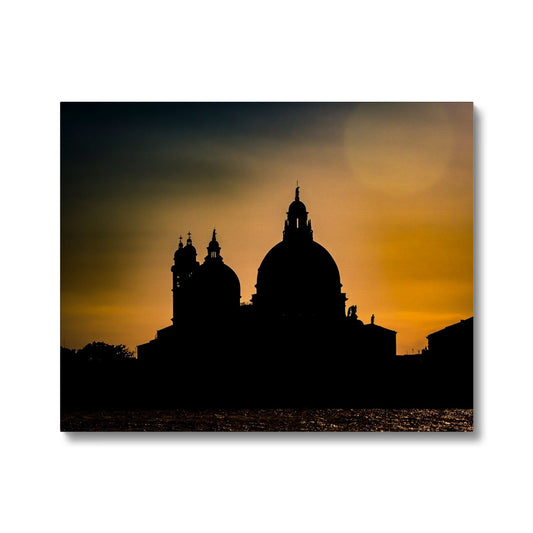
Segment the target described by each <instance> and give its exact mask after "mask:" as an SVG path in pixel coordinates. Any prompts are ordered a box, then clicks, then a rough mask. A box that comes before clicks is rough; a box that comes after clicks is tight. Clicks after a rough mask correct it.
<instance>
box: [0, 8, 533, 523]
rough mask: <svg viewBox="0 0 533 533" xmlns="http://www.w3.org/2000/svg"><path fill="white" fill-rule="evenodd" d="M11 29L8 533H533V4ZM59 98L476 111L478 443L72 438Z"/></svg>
mask: <svg viewBox="0 0 533 533" xmlns="http://www.w3.org/2000/svg"><path fill="white" fill-rule="evenodd" d="M0 10H1V11H0V40H1V54H2V61H1V73H2V79H3V81H2V82H1V85H0V90H1V91H2V98H1V99H0V105H1V115H0V121H1V130H0V131H1V145H0V146H1V147H2V150H1V155H0V164H1V169H0V176H1V180H2V181H1V183H2V196H1V198H2V204H1V208H0V214H1V220H0V223H1V225H0V227H1V228H2V248H3V251H4V254H3V259H2V263H1V264H2V299H1V302H2V305H1V310H2V321H1V324H2V332H3V342H2V360H1V361H2V363H1V368H0V394H1V398H0V400H1V404H0V405H1V407H2V429H3V431H2V434H3V436H2V445H3V446H2V455H1V458H2V459H1V461H2V464H1V478H0V483H1V490H2V494H0V497H1V499H0V501H1V502H2V506H3V508H4V510H3V511H2V513H1V515H0V527H1V529H2V530H3V531H8V532H10V533H11V532H18V531H24V532H26V531H32V532H33V531H56V532H64V531H68V532H70V531H75V532H77V533H82V532H86V531H87V532H89V531H90V532H91V533H93V532H95V531H97V532H108V531H109V532H111V531H112V532H116V531H128V532H146V531H157V532H161V531H186V532H197V531H201V532H212V531H228V532H250V531H254V532H255V531H259V532H263V531H264V532H267V531H268V532H272V531H276V532H278V531H287V532H295V531H305V532H307V531H316V532H323V531H335V532H337V531H340V532H343V531H364V532H365V533H370V532H374V531H379V532H381V531H396V532H403V531H406V532H410V533H415V532H427V531H432V532H440V531H446V532H449V531H454V532H463V531H465V532H466V531H468V532H470V531H486V530H489V529H490V530H491V531H492V530H495V531H498V530H499V531H526V530H531V527H532V524H531V522H532V520H531V514H530V511H529V509H528V508H529V507H530V506H531V476H532V474H533V472H532V459H531V437H532V430H531V418H532V417H531V415H532V412H531V392H530V391H531V389H530V383H531V380H532V363H531V360H532V354H531V342H530V340H529V338H528V335H529V333H530V331H531V312H530V302H531V301H532V290H531V275H532V271H533V269H532V260H531V252H530V251H531V235H530V232H531V210H532V208H531V203H532V194H531V193H532V189H531V180H532V172H531V158H532V152H533V150H532V148H531V145H532V126H533V116H532V106H531V96H532V92H533V91H532V83H531V78H530V70H531V57H530V50H531V48H532V42H531V41H532V39H531V17H530V15H529V13H528V10H527V3H526V2H517V1H508V2H506V3H505V4H501V3H485V2H466V1H464V0H463V1H461V2H457V1H448V2H445V3H439V4H437V3H434V2H427V1H426V2H413V1H411V2H409V1H406V2H378V1H374V2H365V3H363V4H361V5H358V4H357V3H355V2H335V1H330V2H327V3H326V2H309V1H307V2H288V1H285V2H269V3H264V4H258V3H256V2H232V1H226V2H208V1H203V2H188V3H179V2H157V1H152V2H150V3H148V2H132V1H129V2H112V1H109V0H108V1H106V2H100V1H93V2H53V1H52V2H17V3H15V2H12V3H4V4H2V8H0ZM62 100H118V101H122V100H148V101H152V100H169V101H177V100H347V101H357V100H359V101H372V100H378V101H379V100H385V101H400V100H407V101H417V100H426V101H427V100H434V101H456V100H458V101H474V103H475V105H476V109H477V111H476V121H475V138H476V141H475V166H476V171H475V186H476V206H475V212H476V217H475V220H476V256H475V259H476V305H475V316H476V328H477V334H476V346H477V355H476V358H477V360H476V362H477V366H476V369H477V371H476V379H477V387H476V407H477V410H476V414H477V416H476V428H477V429H476V432H475V434H468V435H461V434H459V435H454V434H451V435H447V434H421V435H417V434H391V435H373V434H345V435H334V434H303V435H300V434H298V435H282V434H280V435H276V434H265V435H261V434H258V435H232V434H225V435H205V434H204V435H202V434H197V435H194V434H169V435H157V434H149V435H87V436H79V435H78V436H76V435H66V434H61V433H60V432H59V357H58V355H59V354H58V346H59V102H60V101H62ZM132 216H135V214H134V213H132ZM80 282H82V280H81V281H80Z"/></svg>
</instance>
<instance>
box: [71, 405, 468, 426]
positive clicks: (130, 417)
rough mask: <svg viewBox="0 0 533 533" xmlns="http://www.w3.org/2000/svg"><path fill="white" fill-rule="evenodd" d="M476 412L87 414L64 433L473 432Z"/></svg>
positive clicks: (76, 416)
mask: <svg viewBox="0 0 533 533" xmlns="http://www.w3.org/2000/svg"><path fill="white" fill-rule="evenodd" d="M473 414H474V412H473V409H201V410H184V409H173V410H172V409H167V410H157V409H154V410H122V411H83V412H76V413H67V414H64V415H63V416H62V417H61V430H62V431H473Z"/></svg>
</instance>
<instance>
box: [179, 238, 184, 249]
mask: <svg viewBox="0 0 533 533" xmlns="http://www.w3.org/2000/svg"><path fill="white" fill-rule="evenodd" d="M182 239H183V237H182V236H181V235H180V243H179V244H178V248H179V249H180V250H181V249H182V248H183V242H182Z"/></svg>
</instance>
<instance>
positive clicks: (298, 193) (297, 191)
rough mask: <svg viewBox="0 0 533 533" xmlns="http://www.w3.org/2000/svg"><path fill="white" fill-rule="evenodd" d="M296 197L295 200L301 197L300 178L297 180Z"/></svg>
mask: <svg viewBox="0 0 533 533" xmlns="http://www.w3.org/2000/svg"><path fill="white" fill-rule="evenodd" d="M294 199H295V200H299V199H300V186H299V185H298V180H296V194H295V196H294Z"/></svg>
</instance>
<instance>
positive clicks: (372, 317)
mask: <svg viewBox="0 0 533 533" xmlns="http://www.w3.org/2000/svg"><path fill="white" fill-rule="evenodd" d="M374 318H376V317H375V316H374V313H372V316H371V317H370V323H371V324H373V323H374Z"/></svg>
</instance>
